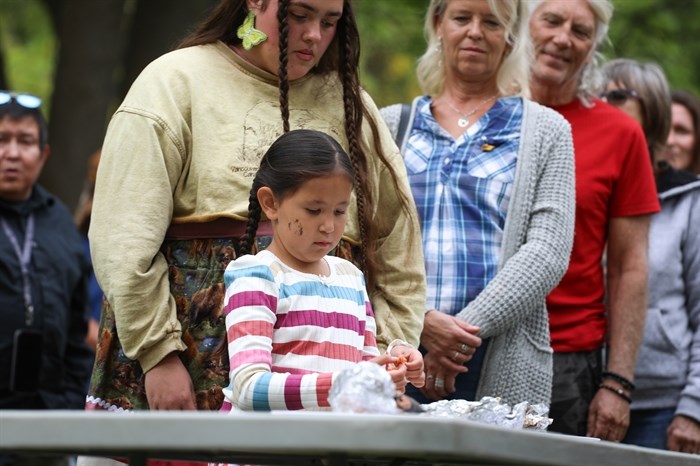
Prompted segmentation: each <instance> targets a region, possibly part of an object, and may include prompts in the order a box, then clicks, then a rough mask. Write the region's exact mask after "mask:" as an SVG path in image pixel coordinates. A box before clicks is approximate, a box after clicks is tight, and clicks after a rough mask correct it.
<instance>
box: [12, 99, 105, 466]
mask: <svg viewBox="0 0 700 466" xmlns="http://www.w3.org/2000/svg"><path fill="white" fill-rule="evenodd" d="M40 105H41V100H40V99H39V98H38V97H35V96H32V95H29V94H15V93H11V92H6V91H0V264H1V266H0V322H1V323H2V325H0V409H82V408H83V405H84V400H85V387H86V384H87V381H88V379H89V376H90V371H91V369H92V359H93V355H92V352H91V351H90V349H89V347H88V346H87V345H86V344H85V337H86V334H87V313H86V283H87V278H88V273H89V266H88V263H87V259H86V258H85V256H84V253H83V246H82V242H81V239H80V235H79V234H78V231H77V229H76V227H75V225H74V223H73V218H72V215H71V213H70V212H69V211H68V209H67V208H66V207H65V206H64V205H63V204H62V203H61V202H60V201H59V200H58V199H57V198H56V197H54V196H53V195H51V194H50V193H49V192H48V191H46V190H45V189H44V188H42V187H41V186H39V185H38V184H37V179H38V178H39V175H40V174H41V170H42V168H43V167H44V164H45V163H46V159H47V158H48V156H49V146H48V145H47V128H46V122H45V120H44V118H43V116H42V114H41V110H40ZM34 464H36V465H39V464H42V465H50V466H54V465H56V466H58V465H67V464H69V460H68V458H65V457H59V458H39V459H38V460H32V459H28V458H15V457H10V456H0V466H8V465H22V466H27V465H34Z"/></svg>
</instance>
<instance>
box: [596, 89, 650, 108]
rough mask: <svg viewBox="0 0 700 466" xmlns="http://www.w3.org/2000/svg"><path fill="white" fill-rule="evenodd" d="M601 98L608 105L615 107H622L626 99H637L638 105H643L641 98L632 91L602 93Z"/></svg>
mask: <svg viewBox="0 0 700 466" xmlns="http://www.w3.org/2000/svg"><path fill="white" fill-rule="evenodd" d="M602 97H603V98H604V99H605V100H606V102H608V103H609V104H610V105H616V106H617V105H624V103H625V102H627V100H628V99H637V100H638V101H639V102H640V103H643V101H642V96H640V95H639V94H638V93H637V91H634V90H632V89H613V90H612V91H607V92H604V93H603V95H602Z"/></svg>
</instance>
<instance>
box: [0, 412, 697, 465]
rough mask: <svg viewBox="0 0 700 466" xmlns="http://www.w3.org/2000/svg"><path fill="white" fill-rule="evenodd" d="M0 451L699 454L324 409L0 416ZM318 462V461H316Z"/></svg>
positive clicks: (502, 456) (658, 459)
mask: <svg viewBox="0 0 700 466" xmlns="http://www.w3.org/2000/svg"><path fill="white" fill-rule="evenodd" d="M0 452H15V453H22V454H41V453H69V454H89V455H95V456H115V455H116V456H122V457H123V456H128V457H130V458H132V460H133V461H132V464H141V462H142V460H143V459H144V458H146V457H149V458H171V459H199V460H203V461H213V460H222V459H228V460H230V461H238V462H257V463H258V464H265V463H266V464H270V463H275V464H280V462H283V463H286V464H294V463H296V464H309V463H310V462H315V461H320V460H321V459H325V460H326V463H325V464H354V462H355V461H357V462H362V464H366V463H368V462H369V463H372V462H384V463H388V462H390V461H395V462H396V463H395V464H434V463H443V464H463V465H533V466H534V465H537V466H548V465H550V466H579V465H580V466H588V465H591V466H614V465H620V466H628V465H645V466H656V465H658V466H661V465H663V466H669V465H674V466H686V465H688V466H690V465H694V466H700V456H697V455H687V454H681V453H673V452H665V451H659V450H651V449H647V448H640V447H634V446H629V445H620V444H615V443H611V442H604V441H599V440H596V439H589V438H580V437H571V436H564V435H558V434H553V433H548V432H541V431H528V430H509V429H506V428H502V427H497V426H491V425H486V424H480V423H475V422H470V421H465V420H460V419H454V418H441V417H430V416H418V415H414V414H401V415H374V414H340V413H332V412H273V413H236V414H231V415H224V414H219V413H203V412H163V411H160V412H148V411H142V412H131V413H122V414H117V413H109V412H84V411H0ZM316 464H320V463H316Z"/></svg>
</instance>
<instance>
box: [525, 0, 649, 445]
mask: <svg viewBox="0 0 700 466" xmlns="http://www.w3.org/2000/svg"><path fill="white" fill-rule="evenodd" d="M533 4H534V5H533V6H534V9H533V11H532V16H531V18H530V32H531V36H532V40H533V44H534V47H535V61H534V64H533V67H532V76H531V88H530V89H531V91H532V98H533V99H534V100H536V101H538V102H540V103H542V104H544V105H547V106H549V107H552V108H554V109H555V110H557V111H558V112H560V113H561V114H562V115H564V117H565V118H566V119H567V120H568V121H569V123H570V124H571V129H572V133H573V139H574V153H575V161H576V162H575V163H576V165H575V166H576V223H575V235H574V246H573V251H572V253H571V258H570V262H569V268H568V270H567V272H566V274H565V275H564V278H563V279H562V281H561V283H560V284H559V285H558V286H557V287H556V288H555V289H554V290H553V291H552V293H551V294H550V296H549V297H548V298H547V309H548V312H549V323H550V332H551V340H552V348H553V349H554V384H553V389H552V404H551V406H550V412H549V415H550V417H552V418H553V419H554V422H553V424H552V426H551V427H550V430H553V431H556V432H561V433H566V434H572V435H588V436H591V437H597V438H600V439H603V440H610V441H615V442H619V441H620V440H622V438H623V437H624V435H625V433H626V431H627V427H628V426H629V415H630V401H631V394H632V391H633V390H634V381H633V379H634V369H635V363H636V358H637V352H638V349H639V344H640V340H641V336H642V332H643V327H644V314H645V312H646V293H647V235H648V230H649V221H650V216H651V215H650V214H653V213H656V212H658V211H659V203H658V200H657V197H656V188H655V185H654V177H653V173H652V169H651V163H650V162H649V161H650V158H649V152H648V149H647V145H646V141H645V138H644V133H643V132H642V129H641V127H640V126H639V124H638V123H637V122H636V121H634V120H633V119H632V118H631V117H630V116H628V115H626V114H625V113H624V112H622V111H620V110H619V109H617V108H614V107H613V106H611V105H608V104H607V103H605V102H603V101H602V100H600V99H598V98H597V97H596V95H597V89H596V87H595V86H594V85H593V84H594V83H595V80H594V79H592V78H593V77H594V76H595V74H596V73H597V70H596V58H597V48H598V47H599V46H600V45H601V44H602V43H603V42H605V40H606V35H607V30H608V24H609V21H610V19H611V17H612V13H613V5H612V2H611V0H567V1H561V0H533ZM606 247H607V249H606ZM606 250H607V253H606V256H605V257H607V269H605V267H604V266H603V264H602V262H603V258H604V253H605V251H606ZM603 348H604V349H605V351H603Z"/></svg>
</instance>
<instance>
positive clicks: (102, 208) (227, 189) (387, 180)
mask: <svg viewBox="0 0 700 466" xmlns="http://www.w3.org/2000/svg"><path fill="white" fill-rule="evenodd" d="M289 98H290V105H289V107H290V125H291V128H292V129H295V128H311V129H316V130H320V131H324V132H327V133H328V134H330V135H332V136H334V137H335V138H336V139H337V140H338V141H339V142H340V144H341V145H342V146H343V147H345V148H347V138H346V137H345V131H344V129H343V128H344V126H343V121H344V113H343V99H342V86H341V83H340V81H339V79H338V77H337V76H336V75H335V74H331V75H325V76H321V75H312V74H310V75H307V76H306V77H303V78H301V79H298V80H295V81H293V82H291V83H290V92H289ZM364 98H365V101H366V103H367V105H368V107H369V109H370V113H371V114H372V116H373V117H374V119H375V120H376V121H377V124H378V125H379V128H380V136H381V141H382V144H383V145H382V148H383V151H384V154H386V156H387V157H388V158H389V159H390V162H391V164H392V165H393V168H394V170H395V171H396V172H398V173H399V174H400V189H401V190H403V192H404V194H405V195H407V197H408V198H409V199H410V198H411V196H410V191H409V188H408V184H407V181H406V173H405V169H404V167H403V162H402V160H401V157H400V155H399V153H398V149H397V148H396V146H395V145H394V143H393V140H392V137H391V135H390V134H389V132H388V130H387V129H386V127H385V126H384V123H383V121H382V119H381V117H380V115H379V112H378V110H377V108H376V106H375V105H374V103H373V102H372V101H371V99H370V98H369V97H368V96H367V95H365V96H364ZM281 134H282V119H281V116H280V110H279V90H278V87H277V78H276V76H273V75H271V74H269V73H266V72H263V71H261V70H259V69H257V68H255V67H253V66H252V65H250V64H248V63H246V62H244V61H243V60H242V59H240V57H238V56H237V55H236V54H235V53H233V52H232V51H231V50H230V49H229V48H228V47H227V46H226V45H225V44H223V43H214V44H209V45H204V46H197V47H190V48H185V49H181V50H177V51H174V52H171V53H168V54H166V55H164V56H162V57H160V58H158V59H157V60H155V61H154V62H153V63H151V64H150V65H149V66H148V67H147V68H146V69H145V70H144V71H143V72H142V73H141V75H140V76H139V77H138V79H137V80H136V81H135V82H134V84H133V86H132V88H131V89H130V91H129V93H128V95H127V97H126V98H125V100H124V102H123V103H122V105H121V106H120V107H119V108H118V110H117V111H116V113H115V114H114V116H113V117H112V120H111V122H110V124H109V128H108V131H107V135H106V138H105V141H104V145H103V150H102V158H101V161H100V166H99V169H98V174H97V183H96V190H95V198H94V204H93V212H92V220H91V226H90V232H89V238H90V244H91V249H92V257H93V261H94V266H95V273H96V276H97V278H98V281H99V283H100V286H101V287H102V290H103V291H104V293H105V296H106V298H107V300H108V301H109V303H110V305H111V306H112V308H113V309H114V313H115V316H116V324H117V331H118V334H119V338H120V341H121V344H122V347H123V349H124V352H125V354H126V356H127V357H129V358H131V359H137V360H138V361H139V362H140V364H141V366H142V368H143V370H144V371H147V370H149V369H150V368H152V367H153V366H154V365H155V364H157V363H158V362H159V361H160V360H161V359H162V358H163V357H164V356H166V355H167V354H168V353H170V352H172V351H182V350H183V349H184V348H185V345H184V343H183V342H182V341H181V328H180V324H179V322H178V320H177V316H176V308H175V302H174V299H173V297H172V295H171V294H170V291H169V282H168V266H167V263H166V260H165V258H164V257H163V255H162V254H161V253H160V247H161V244H162V243H163V240H164V237H165V233H166V230H167V229H168V226H169V225H170V224H171V223H186V222H204V221H210V220H214V219H217V218H220V217H228V218H235V219H245V218H246V217H247V211H248V197H249V192H250V188H251V183H252V180H253V176H254V174H255V172H256V170H257V168H258V165H259V161H260V158H261V157H262V155H263V154H264V153H265V151H266V150H267V148H268V147H269V146H270V144H272V142H273V141H274V140H275V139H276V138H277V137H278V136H279V135H281ZM361 137H362V143H363V144H364V147H365V148H368V151H367V152H368V153H369V154H370V162H369V164H370V166H369V170H368V171H369V176H368V178H369V179H368V180H367V182H368V183H369V184H370V186H371V188H372V196H373V199H374V215H373V218H374V222H375V224H376V226H377V228H378V233H379V238H378V251H377V256H376V260H377V262H378V263H379V264H380V265H381V266H382V268H383V270H384V272H383V273H382V274H381V275H380V276H379V277H378V289H377V292H376V293H373V296H371V301H372V305H373V308H374V311H375V315H376V320H377V327H378V344H379V345H380V347H384V346H386V345H387V344H388V343H389V342H390V341H391V340H393V339H395V338H401V339H404V340H406V341H408V342H410V343H412V344H414V345H417V344H418V340H419V336H420V332H421V330H422V323H423V314H424V311H425V275H424V268H423V267H424V266H423V256H422V252H421V243H420V229H419V227H418V224H417V218H418V217H417V215H416V213H415V208H414V207H413V206H411V209H412V211H411V212H412V216H407V215H405V214H404V212H403V211H402V209H401V207H400V202H399V198H398V195H397V194H398V193H397V191H396V189H395V187H394V184H393V182H392V181H391V177H390V174H389V171H388V170H387V168H386V167H385V166H383V165H382V164H381V163H380V161H379V159H378V157H376V156H375V154H376V147H375V146H374V143H373V139H372V136H371V131H370V130H369V125H368V123H367V122H366V121H365V124H364V127H363V131H362V135H361ZM345 239H347V240H348V241H351V242H355V243H357V242H359V231H358V222H357V214H356V209H355V206H354V205H353V206H352V208H351V210H350V215H349V220H348V224H347V227H346V231H345Z"/></svg>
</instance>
